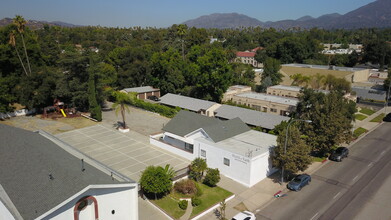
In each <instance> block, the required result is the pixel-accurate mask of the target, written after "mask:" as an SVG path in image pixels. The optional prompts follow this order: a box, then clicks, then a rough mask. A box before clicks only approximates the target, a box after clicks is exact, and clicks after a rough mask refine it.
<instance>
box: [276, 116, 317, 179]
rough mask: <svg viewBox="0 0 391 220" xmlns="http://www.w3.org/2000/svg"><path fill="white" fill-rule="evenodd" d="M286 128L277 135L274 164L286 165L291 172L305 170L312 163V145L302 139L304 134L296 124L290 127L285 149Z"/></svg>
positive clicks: (278, 165) (286, 168) (277, 165)
mask: <svg viewBox="0 0 391 220" xmlns="http://www.w3.org/2000/svg"><path fill="white" fill-rule="evenodd" d="M286 129H287V128H285V129H284V130H283V131H282V132H281V133H280V134H279V135H278V137H277V147H275V148H274V155H273V156H272V163H273V166H275V167H279V168H282V167H284V169H285V170H287V171H288V172H290V173H292V174H293V173H296V172H298V171H304V170H305V169H306V168H307V167H308V165H310V164H311V161H312V160H311V156H310V153H311V147H310V146H309V145H307V144H306V142H305V141H304V140H303V139H302V135H301V133H300V131H299V129H298V127H297V126H295V124H292V125H291V126H290V127H289V131H288V139H287V146H286V154H285V153H284V151H285V149H284V147H285V137H286Z"/></svg>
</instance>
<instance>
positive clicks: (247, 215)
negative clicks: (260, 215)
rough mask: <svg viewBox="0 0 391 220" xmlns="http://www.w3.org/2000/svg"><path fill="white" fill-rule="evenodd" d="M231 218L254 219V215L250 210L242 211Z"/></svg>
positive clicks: (235, 219)
mask: <svg viewBox="0 0 391 220" xmlns="http://www.w3.org/2000/svg"><path fill="white" fill-rule="evenodd" d="M232 220H256V217H255V215H254V213H252V212H249V211H243V212H239V213H238V214H236V215H235V216H234V217H233V218H232Z"/></svg>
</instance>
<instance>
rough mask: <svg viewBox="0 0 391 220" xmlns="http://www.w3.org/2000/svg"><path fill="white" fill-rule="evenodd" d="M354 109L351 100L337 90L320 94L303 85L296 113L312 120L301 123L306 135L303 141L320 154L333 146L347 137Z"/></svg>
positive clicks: (345, 140)
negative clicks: (304, 87)
mask: <svg viewBox="0 0 391 220" xmlns="http://www.w3.org/2000/svg"><path fill="white" fill-rule="evenodd" d="M354 112H355V103H354V102H352V101H349V100H347V99H345V98H344V97H343V94H341V93H340V92H338V91H331V92H330V93H329V94H324V93H322V92H316V91H314V90H312V89H304V90H303V92H302V95H301V96H300V97H299V103H298V105H297V108H296V114H297V115H296V117H298V118H300V119H305V120H311V121H312V123H303V124H302V128H301V131H302V133H303V134H304V135H306V136H307V137H308V138H307V139H306V141H307V144H308V145H310V146H311V147H312V151H313V153H314V154H315V155H316V156H320V157H323V156H325V155H326V154H327V153H329V152H330V151H331V150H332V149H333V147H334V146H336V145H339V144H341V143H344V142H349V141H350V140H351V138H352V132H351V128H352V123H351V122H352V121H353V120H354Z"/></svg>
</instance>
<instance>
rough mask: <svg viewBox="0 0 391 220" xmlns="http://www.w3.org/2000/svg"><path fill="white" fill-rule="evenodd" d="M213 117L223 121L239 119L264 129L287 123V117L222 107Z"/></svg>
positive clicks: (228, 106) (233, 107) (234, 107)
mask: <svg viewBox="0 0 391 220" xmlns="http://www.w3.org/2000/svg"><path fill="white" fill-rule="evenodd" d="M215 117H218V118H223V119H233V118H236V117H238V118H240V119H241V120H242V121H243V122H244V123H246V124H248V125H252V126H258V127H262V128H266V129H274V127H275V126H276V125H278V124H280V123H281V122H282V121H289V119H290V118H289V117H285V116H281V115H276V114H270V113H265V112H260V111H255V110H251V109H246V108H241V107H236V106H231V105H222V106H221V107H219V108H218V109H216V110H215Z"/></svg>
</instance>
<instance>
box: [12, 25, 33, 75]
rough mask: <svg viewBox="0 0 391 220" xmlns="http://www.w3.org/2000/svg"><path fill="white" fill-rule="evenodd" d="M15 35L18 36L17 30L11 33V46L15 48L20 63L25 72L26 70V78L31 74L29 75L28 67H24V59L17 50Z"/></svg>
mask: <svg viewBox="0 0 391 220" xmlns="http://www.w3.org/2000/svg"><path fill="white" fill-rule="evenodd" d="M15 34H16V33H15V30H13V31H11V33H10V40H9V44H10V45H11V46H12V47H14V48H15V51H16V54H17V55H18V58H19V61H20V63H21V64H22V67H23V70H24V72H25V73H26V76H28V75H29V74H28V73H27V70H26V67H25V66H24V64H23V61H22V58H21V57H20V54H19V51H18V48H16V40H15Z"/></svg>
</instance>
